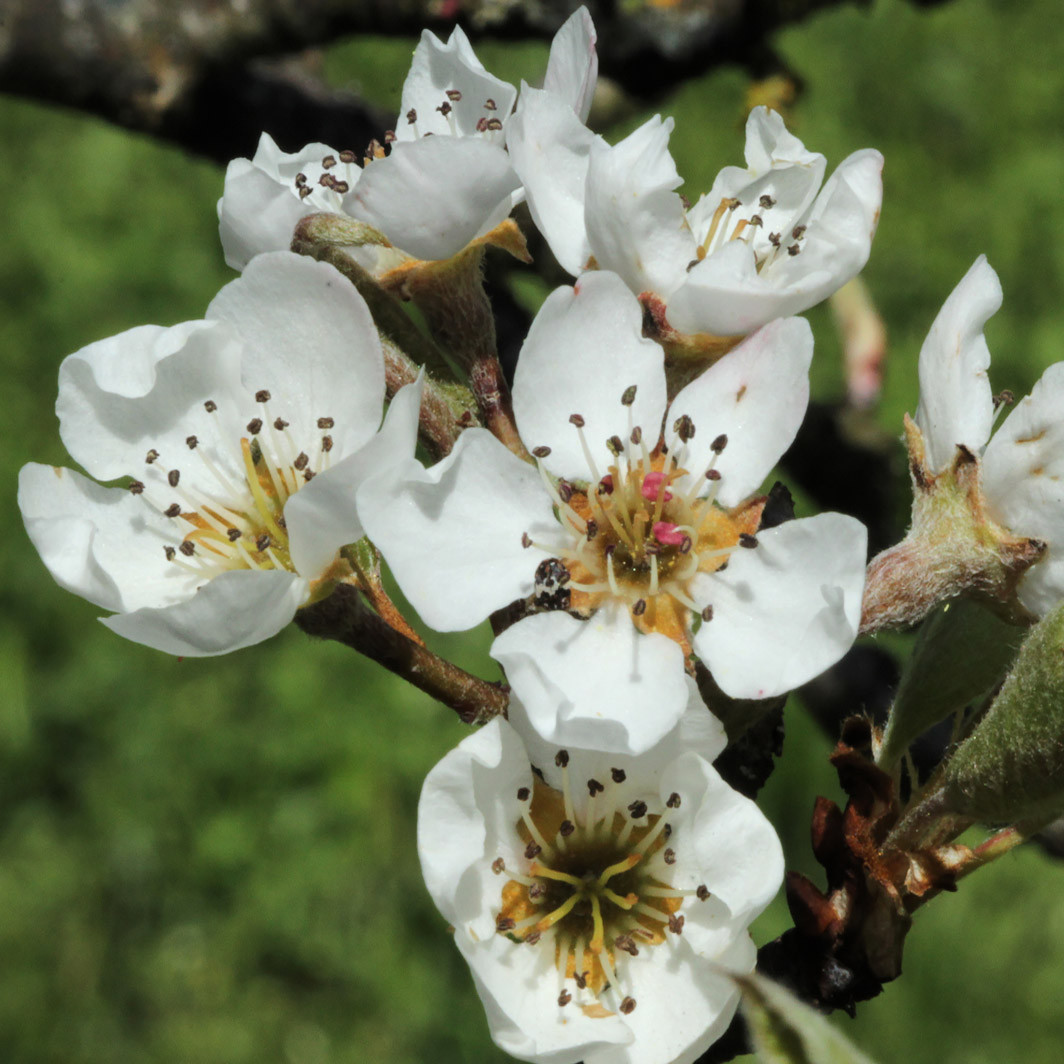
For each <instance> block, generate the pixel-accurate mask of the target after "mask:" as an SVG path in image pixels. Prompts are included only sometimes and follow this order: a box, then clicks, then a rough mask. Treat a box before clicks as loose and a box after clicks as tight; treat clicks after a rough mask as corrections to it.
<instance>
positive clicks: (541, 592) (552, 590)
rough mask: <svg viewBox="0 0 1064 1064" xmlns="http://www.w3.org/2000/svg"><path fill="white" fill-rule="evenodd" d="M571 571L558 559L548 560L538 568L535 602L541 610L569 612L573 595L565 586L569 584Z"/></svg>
mask: <svg viewBox="0 0 1064 1064" xmlns="http://www.w3.org/2000/svg"><path fill="white" fill-rule="evenodd" d="M569 579H570V578H569V570H568V569H566V568H565V566H564V565H563V564H562V563H561V562H560V561H559V560H558V559H557V558H547V559H546V560H545V561H542V562H540V563H539V565H537V566H536V588H535V591H534V592H533V594H532V598H533V601H534V602H535V604H536V605H537V606H538V607H539V608H540V609H541V610H567V609H568V608H569V602H570V601H571V599H572V593H571V592H570V591H569V589H568V588H567V587H566V586H565V585H566V584H568V583H569Z"/></svg>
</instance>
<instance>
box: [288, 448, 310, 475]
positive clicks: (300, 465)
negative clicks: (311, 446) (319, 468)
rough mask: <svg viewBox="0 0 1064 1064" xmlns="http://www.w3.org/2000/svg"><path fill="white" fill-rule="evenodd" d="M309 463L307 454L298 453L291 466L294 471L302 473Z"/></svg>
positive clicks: (303, 452) (304, 452)
mask: <svg viewBox="0 0 1064 1064" xmlns="http://www.w3.org/2000/svg"><path fill="white" fill-rule="evenodd" d="M309 462H310V458H309V457H308V455H307V452H306V451H300V452H299V454H297V455H296V460H295V461H294V462H293V463H292V465H293V466H295V468H296V469H298V470H300V471H302V470H304V469H306V468H307V465H308V464H309Z"/></svg>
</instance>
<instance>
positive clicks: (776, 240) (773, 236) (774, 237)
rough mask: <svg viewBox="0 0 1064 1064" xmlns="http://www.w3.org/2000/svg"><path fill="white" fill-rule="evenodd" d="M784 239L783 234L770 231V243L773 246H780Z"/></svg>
mask: <svg viewBox="0 0 1064 1064" xmlns="http://www.w3.org/2000/svg"><path fill="white" fill-rule="evenodd" d="M782 239H783V237H782V236H781V235H780V234H779V233H769V234H768V242H769V243H770V244H771V245H772V246H773V247H774V248H778V247H779V246H780V241H781V240H782Z"/></svg>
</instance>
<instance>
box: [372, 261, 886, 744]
mask: <svg viewBox="0 0 1064 1064" xmlns="http://www.w3.org/2000/svg"><path fill="white" fill-rule="evenodd" d="M641 325H642V316H641V313H640V309H639V305H638V303H637V302H636V301H635V300H634V299H633V298H632V297H631V294H630V293H629V292H628V291H627V289H626V288H625V286H624V284H623V282H622V281H621V280H620V279H619V278H618V277H617V276H615V275H614V274H610V273H607V272H604V271H601V272H595V273H589V274H586V275H585V276H584V277H583V278H582V279H581V281H580V282H579V284H578V285H577V286H576V287H575V288H560V289H558V290H556V291H555V292H554V293H552V294H551V296H549V297H548V299H547V301H546V302H545V303H544V305H543V307H542V308H541V310H540V312H539V314H538V315H537V317H536V319H535V321H534V322H533V324H532V327H531V329H530V331H529V334H528V338H527V340H526V342H525V345H524V347H523V349H522V351H521V354H520V357H519V360H518V366H517V373H516V376H515V380H514V390H513V399H514V411H515V415H516V419H517V426H518V429H519V431H520V433H521V436H522V439H523V440H524V442H525V445H526V446H527V447H528V449H529V451H530V452H531V453H532V455H534V456H535V459H536V467H533V466H532V465H530V464H529V463H527V462H524V461H522V460H521V459H519V458H517V457H515V455H514V454H513V453H511V452H510V451H509V450H507V449H506V448H505V447H504V446H503V445H502V444H500V443H499V442H498V440H496V439H495V438H494V437H493V436H492V435H491V434H490V433H488V432H486V431H485V430H482V429H469V430H467V431H466V432H464V433H462V435H461V436H460V437H459V440H458V444H457V446H456V447H455V449H454V451H453V452H452V453H451V454H450V455H448V456H447V457H446V458H445V459H443V461H441V462H439V463H438V464H437V465H435V466H433V467H432V468H430V469H427V470H426V469H424V468H423V467H422V466H421V465H420V464H419V463H417V462H415V461H413V460H411V461H409V462H407V463H405V464H404V465H403V466H402V467H397V468H396V469H393V470H391V471H390V473H389V475H388V476H380V477H373V478H371V479H370V480H368V481H367V482H366V483H365V484H364V485H363V487H362V488H361V489H360V492H359V500H358V502H359V511H360V514H361V515H362V519H363V522H364V524H365V527H366V530H367V532H368V534H369V535H370V538H371V539H372V540H373V541H374V543H375V544H376V545H377V547H378V548H379V549H380V551H381V552H382V554H383V555H384V557H385V559H386V560H387V562H388V564H389V566H390V567H391V570H392V572H393V574H394V575H395V578H396V580H397V581H398V583H399V586H400V587H401V588H402V590H403V592H404V594H405V595H406V596H407V598H408V599H409V600H410V602H411V604H412V605H413V606H414V608H415V609H416V610H417V611H418V612H419V613H420V614H421V617H422V618H423V619H424V621H425V622H426V623H427V624H429V625H430V626H431V627H433V628H435V629H437V630H441V631H452V630H456V629H463V628H469V627H471V626H472V625H474V624H477V623H479V622H480V621H482V620H483V619H484V618H485V617H487V616H488V615H489V614H490V613H492V612H493V611H495V610H498V609H500V608H502V607H503V606H506V605H508V604H509V603H511V602H512V601H514V600H515V599H519V598H528V597H530V596H534V599H533V607H534V608H536V609H538V610H539V612H534V613H532V615H531V616H527V617H525V618H523V619H522V620H519V621H518V622H517V623H516V624H514V625H512V626H511V627H510V628H509V629H508V630H506V631H505V632H503V634H501V635H500V636H499V637H498V638H497V639H496V641H495V644H494V646H493V648H492V654H493V656H495V657H496V658H497V659H498V660H499V661H500V662H502V664H503V665H504V666H505V668H506V669H507V673H508V677H509V680H510V682H511V684H513V686H514V687H515V689H516V690H518V692H519V694H520V696H521V698H522V699H523V701H524V702H525V703H526V704H527V705H528V707H529V713H530V714H531V715H532V717H533V719H534V720H535V721H536V726H537V727H538V728H539V729H540V730H541V732H542V733H543V734H544V735H545V736H548V737H549V738H551V740H552V741H556V742H558V743H562V744H569V743H581V742H586V741H588V735H587V728H589V727H594V728H595V729H597V730H598V731H597V734H599V735H600V736H601V738H600V739H599V743H600V747H601V748H607V746H606V745H605V744H607V743H608V744H610V745H609V746H608V748H610V749H615V750H619V751H625V752H631V753H636V752H639V751H640V750H643V749H646V748H647V746H649V745H652V744H653V743H654V742H656V741H657V740H658V739H660V738H661V736H662V735H663V734H664V733H665V732H667V731H668V730H669V729H670V728H671V727H672V725H673V723H674V722H675V720H676V719H677V717H678V716H679V714H680V713H681V712H682V711H683V706H684V704H685V702H686V699H685V696H684V693H683V665H684V660H685V657H686V655H688V654H689V653H690V652H691V651H692V650H693V651H694V652H695V653H697V654H698V655H699V656H700V657H702V658H703V659H704V660H705V662H706V664H707V665H708V666H709V668H710V669H711V671H712V672H713V675H714V677H715V679H716V681H717V683H718V684H719V685H720V687H721V688H722V689H723V690H724V691H725V692H726V693H727V694H729V695H731V696H733V697H737V698H768V697H771V696H774V695H778V694H781V693H783V692H785V691H788V690H790V689H792V688H793V687H795V686H797V685H798V684H801V683H804V682H805V681H806V680H808V679H811V678H812V677H813V676H815V675H817V674H818V673H819V672H821V671H822V670H823V669H825V668H827V667H828V666H829V665H831V664H833V663H834V662H835V661H836V660H837V659H838V658H839V657H840V656H841V655H842V654H843V653H844V652H845V651H846V650H847V649H848V648H849V645H850V643H851V642H852V640H853V638H854V635H855V633H856V624H857V619H858V611H859V607H860V596H861V590H862V586H863V579H864V560H865V530H864V528H863V526H862V525H861V524H860V523H859V522H857V521H855V520H853V519H851V518H848V517H844V516H841V515H838V514H823V515H820V516H818V517H813V518H807V519H804V520H799V521H791V522H787V523H786V524H784V525H781V526H780V527H778V528H772V529H768V530H762V531H759V525H760V517H761V510H762V508H763V506H764V502H765V499H764V497H753V493H754V492H756V491H757V489H758V488H759V487H760V486H761V484H762V482H763V480H764V478H765V477H766V475H767V474H768V473H769V471H770V470H771V469H772V467H773V465H774V464H775V463H776V461H777V460H778V459H779V457H780V455H781V454H782V453H783V451H784V450H785V449H786V447H787V446H788V445H789V444H790V442H791V440H792V439H793V437H794V434H795V432H796V431H797V428H798V425H799V423H800V422H801V419H802V417H803V415H804V413H805V408H806V403H807V399H808V367H809V363H810V359H811V356H812V336H811V333H810V331H809V326H808V325H807V323H806V322H805V321H804V320H802V319H798V318H792V319H786V320H783V321H779V322H775V323H773V324H772V325H770V326H767V327H766V328H764V329H762V330H760V331H759V332H757V333H755V334H754V335H753V336H751V337H749V338H748V339H747V340H746V341H744V342H743V343H742V344H740V345H739V346H738V347H737V348H736V349H735V350H734V351H733V352H732V353H731V354H729V355H728V357H727V358H725V359H723V360H721V361H720V362H718V363H716V364H715V365H714V366H712V367H710V369H708V370H707V371H706V372H704V373H703V374H702V376H700V377H699V378H697V379H696V380H694V381H692V382H691V383H690V384H688V385H687V386H686V387H685V388H684V389H683V390H682V391H681V392H680V393H679V394H678V395H677V396H676V398H675V399H674V400H673V402H672V404H671V407H669V411H668V424H667V425H666V426H665V430H664V431H663V427H662V426H663V419H665V415H666V409H667V402H666V387H665V375H664V367H663V361H664V356H663V352H662V350H661V348H660V346H659V345H658V344H656V343H655V342H654V341H652V340H648V339H646V338H644V337H643V336H642V333H641ZM457 588H460V589H461V590H460V593H456V589H457ZM569 611H572V612H569ZM573 614H577V615H579V618H584V619H578V617H577V616H573ZM602 662H609V663H610V667H608V668H601V667H600V664H601V663H602ZM559 690H561V691H563V692H565V693H566V695H567V699H565V700H563V710H562V713H561V715H560V716H559V715H558V714H557V713H556V712H555V708H554V707H555V694H556V692H557V691H559ZM651 706H652V707H653V712H650V711H649V710H650V708H651Z"/></svg>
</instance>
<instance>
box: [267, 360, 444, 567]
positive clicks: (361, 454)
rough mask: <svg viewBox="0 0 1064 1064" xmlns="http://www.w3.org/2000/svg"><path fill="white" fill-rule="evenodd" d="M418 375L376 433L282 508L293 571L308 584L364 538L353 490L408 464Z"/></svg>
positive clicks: (418, 398)
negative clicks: (347, 547)
mask: <svg viewBox="0 0 1064 1064" xmlns="http://www.w3.org/2000/svg"><path fill="white" fill-rule="evenodd" d="M422 384H423V375H419V376H418V379H417V380H416V381H415V382H414V383H413V384H407V385H405V386H404V387H402V388H400V389H399V391H398V392H396V393H395V398H394V399H393V400H392V402H391V405H390V406H389V407H388V413H387V414H386V415H385V418H384V424H383V425H381V428H380V431H379V432H378V433H377V434H376V435H375V436H374V437H373V438H372V439H371V440H370V441H369V443H367V444H366V445H365V446H364V447H363V448H361V449H360V450H358V451H356V452H355V453H354V454H351V455H348V456H347V457H346V458H344V459H342V460H341V461H340V462H338V463H337V464H336V465H334V466H331V467H330V468H329V469H327V470H325V472H323V473H319V474H318V476H316V477H315V478H314V479H313V480H312V481H311V482H310V483H309V484H306V485H304V486H303V487H302V488H300V490H299V491H298V492H297V493H296V494H295V495H294V496H293V497H292V498H291V499H289V500H288V503H287V505H286V506H285V509H284V516H285V522H286V523H287V526H288V536H289V550H290V553H291V557H292V564H293V565H294V566H295V567H296V571H297V572H299V573H302V574H303V575H304V576H305V577H307V579H308V580H313V579H314V578H315V577H317V576H318V575H320V574H321V572H322V570H324V569H325V567H326V566H328V565H329V564H330V563H331V562H332V560H333V558H334V557H335V556H336V552H337V551H338V550H339V549H340V548H341V547H343V546H345V545H346V544H348V543H354V542H355V541H356V540H359V539H361V538H362V537H363V536H364V535H365V530H364V529H363V527H362V522H361V520H360V519H359V516H358V509H357V507H356V505H355V495H356V492H357V491H358V488H359V487H360V486H361V485H362V483H363V482H364V481H366V480H367V479H368V478H369V477H371V476H378V475H384V474H386V473H387V471H388V470H389V469H391V468H393V467H396V466H398V465H400V464H401V463H402V462H403V461H404V460H405V459H409V457H410V455H412V454H413V453H414V447H415V446H416V444H417V430H418V415H419V413H420V410H421V391H422Z"/></svg>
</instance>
